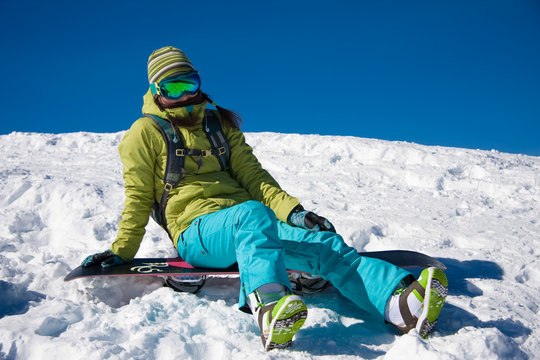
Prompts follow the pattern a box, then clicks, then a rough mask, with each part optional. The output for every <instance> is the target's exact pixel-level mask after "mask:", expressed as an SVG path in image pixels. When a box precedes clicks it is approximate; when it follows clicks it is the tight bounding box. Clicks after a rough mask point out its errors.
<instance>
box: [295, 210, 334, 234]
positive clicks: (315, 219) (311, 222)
mask: <svg viewBox="0 0 540 360" xmlns="http://www.w3.org/2000/svg"><path fill="white" fill-rule="evenodd" d="M288 220H289V223H291V224H293V225H294V226H298V227H301V228H304V229H307V230H309V231H331V232H336V228H334V225H332V223H331V222H330V221H328V219H326V218H323V217H322V216H319V215H317V214H315V213H313V212H311V211H306V210H304V208H303V207H302V205H298V206H297V207H295V208H294V209H293V210H292V211H291V213H290V214H289V219H288Z"/></svg>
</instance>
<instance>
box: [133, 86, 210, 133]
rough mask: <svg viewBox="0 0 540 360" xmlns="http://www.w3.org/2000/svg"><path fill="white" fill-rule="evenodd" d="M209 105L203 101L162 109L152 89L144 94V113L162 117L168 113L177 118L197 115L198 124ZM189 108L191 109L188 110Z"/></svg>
mask: <svg viewBox="0 0 540 360" xmlns="http://www.w3.org/2000/svg"><path fill="white" fill-rule="evenodd" d="M207 105H208V102H207V101H203V102H202V103H200V104H197V105H190V106H185V107H178V108H174V109H165V110H164V111H161V110H160V109H159V107H158V106H157V105H156V103H155V101H154V96H153V95H152V91H151V90H150V89H148V91H147V92H146V94H144V96H143V107H142V113H143V114H150V115H156V116H159V117H162V118H166V117H167V114H169V115H171V116H174V117H177V118H187V117H189V116H192V117H193V116H195V117H197V120H198V121H197V124H200V122H202V119H203V117H204V110H205V109H206V106H207ZM188 109H189V110H191V111H190V112H188ZM197 126H200V125H197Z"/></svg>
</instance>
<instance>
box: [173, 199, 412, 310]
mask: <svg viewBox="0 0 540 360" xmlns="http://www.w3.org/2000/svg"><path fill="white" fill-rule="evenodd" d="M178 253H179V254H180V256H181V257H182V258H183V259H184V260H186V261H187V262H188V263H189V264H191V265H193V266H197V267H208V268H226V267H229V266H231V265H233V264H234V263H238V268H239V271H240V282H241V288H240V298H239V306H240V307H243V306H244V305H245V302H246V296H247V295H248V294H250V293H251V292H253V291H254V290H256V289H257V288H258V287H260V286H262V285H265V284H269V283H279V284H282V285H284V286H286V287H287V288H289V289H290V283H289V280H288V276H287V271H286V269H291V270H299V271H305V272H308V273H310V274H313V275H320V276H321V277H322V278H323V279H325V280H328V281H330V282H331V283H332V285H334V287H336V288H337V289H338V290H339V291H340V293H341V294H342V295H344V296H345V297H347V298H348V299H350V300H351V301H353V302H354V303H355V304H356V305H357V306H359V307H360V308H361V309H363V310H365V311H368V312H370V313H378V314H380V315H381V316H384V309H385V305H386V301H387V300H388V298H389V296H390V295H391V294H392V291H393V290H394V288H395V287H396V286H397V285H398V284H399V282H400V281H401V280H402V279H403V278H405V277H406V276H408V275H409V272H407V271H405V270H403V269H401V268H399V267H397V266H394V265H392V264H390V263H387V262H385V261H382V260H378V259H371V258H366V257H362V256H359V255H358V252H357V250H356V249H354V248H352V247H350V246H347V245H346V244H345V242H344V241H343V238H342V237H341V236H340V235H338V234H335V233H332V232H310V231H308V230H305V229H302V228H298V227H294V226H290V225H288V224H286V223H283V222H282V221H279V220H277V219H276V216H275V214H274V212H273V211H272V210H271V209H270V208H268V207H266V206H265V205H263V204H261V203H260V202H258V201H248V202H245V203H242V204H239V205H236V206H233V207H230V208H228V209H224V210H220V211H218V212H215V213H212V214H208V215H203V216H200V217H198V218H197V219H195V220H194V221H193V222H192V224H191V225H190V227H189V228H188V229H187V230H186V231H184V232H183V233H182V235H180V238H179V241H178Z"/></svg>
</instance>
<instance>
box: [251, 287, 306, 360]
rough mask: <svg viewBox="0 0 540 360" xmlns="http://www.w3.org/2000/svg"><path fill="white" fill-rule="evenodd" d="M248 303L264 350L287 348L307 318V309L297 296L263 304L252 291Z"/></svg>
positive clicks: (255, 292) (288, 296)
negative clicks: (257, 326)
mask: <svg viewBox="0 0 540 360" xmlns="http://www.w3.org/2000/svg"><path fill="white" fill-rule="evenodd" d="M249 301H250V304H252V305H251V307H252V310H253V314H254V315H255V319H256V320H257V323H258V325H259V330H260V332H261V340H262V344H263V347H264V349H265V350H266V351H269V350H272V349H275V348H279V349H282V348H286V347H289V346H290V345H291V344H292V339H293V337H294V335H296V333H297V332H298V331H299V330H300V328H301V327H302V326H303V325H304V322H305V321H306V318H307V307H306V304H305V303H304V302H303V301H302V299H300V297H299V296H297V295H286V296H283V297H282V298H281V299H279V301H274V302H270V303H267V304H263V303H262V302H261V301H260V295H259V294H258V292H257V291H254V292H253V293H251V294H250V295H249Z"/></svg>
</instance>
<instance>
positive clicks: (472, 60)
mask: <svg viewBox="0 0 540 360" xmlns="http://www.w3.org/2000/svg"><path fill="white" fill-rule="evenodd" d="M152 4H155V5H152ZM0 31H1V34H2V35H1V37H0V45H1V49H2V55H1V56H0V65H1V68H2V80H3V85H2V86H1V90H0V99H1V100H0V101H1V106H2V120H1V122H0V123H1V125H0V133H1V134H7V133H10V132H12V131H32V132H52V133H60V132H73V131H92V132H116V131H120V130H125V129H127V128H129V126H130V125H131V123H132V122H133V121H134V120H136V119H137V118H138V117H139V116H140V114H141V106H142V96H143V94H144V93H145V92H146V90H147V88H148V83H147V74H146V62H147V59H148V56H149V55H150V53H151V52H152V51H153V50H154V49H157V48H159V47H162V46H166V45H173V46H176V47H179V48H181V49H183V50H184V51H185V52H186V54H187V55H188V56H189V58H190V59H191V61H192V62H193V63H194V64H195V66H196V68H197V69H198V70H199V71H200V73H201V76H202V81H203V89H204V90H205V91H206V92H207V93H209V94H210V95H212V97H213V98H214V100H215V101H216V102H217V103H218V104H220V105H222V106H224V107H228V108H231V109H234V110H236V111H238V112H239V113H240V114H241V115H242V117H243V118H244V125H243V126H242V129H243V130H244V131H254V132H259V131H274V132H283V133H303V134H313V133H315V134H326V135H352V136H359V137H369V138H378V139H386V140H402V141H410V142H417V143H420V144H427V145H442V146H454V147H466V148H473V149H477V148H478V149H486V150H491V149H496V150H499V151H505V152H513V153H525V154H530V155H537V156H538V155H540V1H538V0H445V1H443V0H422V1H414V0H411V1H403V0H387V1H384V0H371V1H364V0H356V1H353V0H351V1H339V0H335V1H331V2H329V1H324V2H323V1H290V0H289V1H281V0H278V1H194V0H193V1H144V2H143V1H123V2H122V1H114V0H109V1H101V0H99V1H8V0H0Z"/></svg>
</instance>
